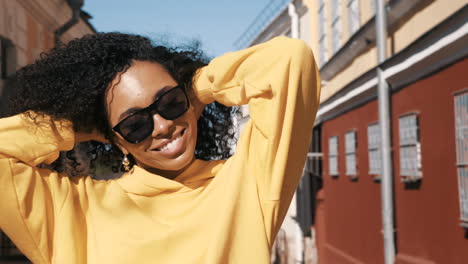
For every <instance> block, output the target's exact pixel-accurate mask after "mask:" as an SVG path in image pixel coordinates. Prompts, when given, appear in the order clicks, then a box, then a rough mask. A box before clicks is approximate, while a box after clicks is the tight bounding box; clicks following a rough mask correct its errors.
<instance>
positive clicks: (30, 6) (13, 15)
mask: <svg viewBox="0 0 468 264" xmlns="http://www.w3.org/2000/svg"><path fill="white" fill-rule="evenodd" d="M71 15H72V12H71V9H70V7H69V6H68V4H67V3H66V1H65V0H17V1H9V0H0V36H2V37H5V38H7V39H10V40H11V41H12V42H13V44H14V45H15V47H16V50H17V68H20V67H22V66H24V65H26V64H29V63H32V62H33V61H34V60H35V59H36V58H37V57H38V56H39V54H40V53H41V52H43V51H46V50H49V49H50V48H52V47H53V46H54V31H55V30H56V29H57V28H59V27H60V26H61V25H63V24H65V23H66V22H67V21H68V20H69V19H70V18H71ZM93 32H94V30H93V29H92V28H90V27H89V26H88V25H87V24H86V23H85V22H84V21H83V20H80V22H79V23H78V24H77V25H75V26H73V27H72V28H71V29H70V30H69V31H67V32H66V33H65V34H64V35H63V37H62V41H64V42H67V41H69V40H71V39H73V38H76V37H79V36H82V35H84V34H88V33H93Z"/></svg>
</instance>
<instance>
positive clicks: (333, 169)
mask: <svg viewBox="0 0 468 264" xmlns="http://www.w3.org/2000/svg"><path fill="white" fill-rule="evenodd" d="M328 157H329V159H328V161H329V162H328V166H329V172H330V176H338V137H337V136H335V137H330V139H329V141H328Z"/></svg>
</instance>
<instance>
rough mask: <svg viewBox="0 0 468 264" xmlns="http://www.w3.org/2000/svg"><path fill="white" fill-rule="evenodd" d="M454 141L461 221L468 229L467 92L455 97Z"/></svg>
mask: <svg viewBox="0 0 468 264" xmlns="http://www.w3.org/2000/svg"><path fill="white" fill-rule="evenodd" d="M455 139H456V145H457V146H456V150H457V171H458V193H459V195H460V213H461V220H462V221H463V222H464V226H465V227H468V92H464V93H462V94H458V95H456V96H455Z"/></svg>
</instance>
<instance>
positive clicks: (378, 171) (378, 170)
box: [367, 122, 382, 180]
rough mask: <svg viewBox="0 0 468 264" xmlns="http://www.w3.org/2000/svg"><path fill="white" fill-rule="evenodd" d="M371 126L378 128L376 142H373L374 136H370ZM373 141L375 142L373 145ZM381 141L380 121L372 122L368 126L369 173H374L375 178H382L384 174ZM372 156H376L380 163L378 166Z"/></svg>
mask: <svg viewBox="0 0 468 264" xmlns="http://www.w3.org/2000/svg"><path fill="white" fill-rule="evenodd" d="M371 128H373V129H376V131H375V135H374V137H376V139H375V140H374V141H376V142H375V143H374V142H371V140H372V138H371V137H370V136H371V135H370V133H369V132H370V130H371ZM371 143H374V144H373V145H371ZM380 143H381V138H380V125H379V123H378V122H374V123H370V124H369V125H368V126H367V154H368V162H369V175H373V176H374V179H375V180H380V178H381V176H382V155H381V154H380ZM371 157H374V158H375V160H377V161H378V162H379V163H380V164H379V166H378V167H375V166H374V167H373V166H372V164H373V162H372V161H373V160H372V159H371Z"/></svg>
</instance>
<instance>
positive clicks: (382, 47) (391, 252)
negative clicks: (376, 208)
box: [375, 0, 395, 264]
mask: <svg viewBox="0 0 468 264" xmlns="http://www.w3.org/2000/svg"><path fill="white" fill-rule="evenodd" d="M375 1H376V16H375V20H376V32H377V57H378V66H377V78H378V98H379V99H378V101H379V123H380V136H381V139H382V140H381V145H380V149H381V155H382V181H381V184H382V220H383V238H384V258H385V264H393V263H395V240H394V237H395V236H394V228H393V227H394V224H393V174H392V152H391V151H392V150H391V140H390V138H391V131H390V93H389V88H388V84H387V81H386V80H385V76H384V75H383V70H382V68H381V64H382V63H383V62H384V61H385V59H386V52H387V45H386V41H387V17H386V12H385V2H384V0H375Z"/></svg>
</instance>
